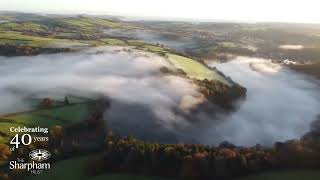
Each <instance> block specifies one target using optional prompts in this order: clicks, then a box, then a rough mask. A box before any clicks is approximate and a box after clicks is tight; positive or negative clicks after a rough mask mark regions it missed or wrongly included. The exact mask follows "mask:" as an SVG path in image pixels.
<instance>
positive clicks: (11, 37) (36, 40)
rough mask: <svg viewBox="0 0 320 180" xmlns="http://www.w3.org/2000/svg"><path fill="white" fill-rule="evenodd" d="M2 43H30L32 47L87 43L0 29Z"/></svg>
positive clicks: (81, 44) (0, 41)
mask: <svg viewBox="0 0 320 180" xmlns="http://www.w3.org/2000/svg"><path fill="white" fill-rule="evenodd" d="M0 44H10V45H28V46H32V47H71V46H85V45H87V44H85V43H83V42H81V41H75V40H69V39H55V38H45V37H37V36H29V35H23V34H22V33H21V32H15V31H0Z"/></svg>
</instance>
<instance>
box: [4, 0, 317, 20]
mask: <svg viewBox="0 0 320 180" xmlns="http://www.w3.org/2000/svg"><path fill="white" fill-rule="evenodd" d="M319 5H320V2H319V1H318V0H0V11H23V12H38V13H59V14H60V13H63V14H79V13H81V14H82V13H86V14H99V15H101V14H104V15H121V16H133V17H145V18H147V19H191V20H199V21H201V20H202V21H211V20H212V21H215V20H226V21H248V22H261V21H264V22H265V21H269V22H303V23H320V13H319V11H318V10H319V7H320V6H319Z"/></svg>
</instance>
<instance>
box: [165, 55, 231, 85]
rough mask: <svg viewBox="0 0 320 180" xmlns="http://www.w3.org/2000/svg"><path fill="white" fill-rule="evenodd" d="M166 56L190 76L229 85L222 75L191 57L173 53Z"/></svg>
mask: <svg viewBox="0 0 320 180" xmlns="http://www.w3.org/2000/svg"><path fill="white" fill-rule="evenodd" d="M167 57H168V59H169V61H170V62H171V63H172V64H173V65H174V66H175V67H177V68H180V69H182V70H183V71H184V72H185V73H187V76H189V77H190V78H195V79H199V80H203V79H208V80H218V81H221V82H223V83H225V84H227V85H230V82H229V81H228V80H226V79H225V78H224V77H223V76H221V75H220V74H218V73H217V72H215V71H214V70H211V69H209V68H207V67H206V66H204V65H203V64H201V63H199V62H197V61H195V60H193V59H190V58H187V57H183V56H179V55H175V54H167Z"/></svg>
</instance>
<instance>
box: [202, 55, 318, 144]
mask: <svg viewBox="0 0 320 180" xmlns="http://www.w3.org/2000/svg"><path fill="white" fill-rule="evenodd" d="M212 66H216V67H217V68H218V69H219V70H221V71H222V72H223V73H225V74H227V75H229V76H231V78H232V79H233V80H235V81H236V82H238V83H240V84H241V85H243V86H244V87H246V88H247V98H246V100H245V101H244V102H243V104H241V106H240V109H239V110H238V111H237V112H235V113H233V114H231V115H229V116H221V119H224V120H223V122H221V123H219V124H212V125H211V126H208V128H207V130H204V133H203V134H202V139H203V141H202V142H203V143H219V142H221V140H227V141H229V142H231V143H235V144H237V145H254V144H256V143H260V144H263V145H272V144H273V143H274V142H275V141H285V140H288V139H295V138H300V137H301V136H302V135H304V134H305V133H306V132H308V131H309V130H310V124H311V123H312V122H313V121H314V120H316V119H317V115H319V114H320V99H319V98H320V88H319V82H317V81H315V80H313V79H311V78H309V77H306V76H304V75H302V74H298V73H295V72H293V71H290V70H288V69H286V68H280V67H279V65H276V64H272V63H271V62H270V61H267V60H264V59H257V58H248V57H238V58H236V59H235V60H233V61H231V62H228V63H223V64H212Z"/></svg>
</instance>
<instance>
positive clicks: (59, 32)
mask: <svg viewBox="0 0 320 180" xmlns="http://www.w3.org/2000/svg"><path fill="white" fill-rule="evenodd" d="M319 32H320V26H319V25H317V24H314V25H313V26H312V27H311V25H309V24H290V23H231V22H225V23H224V22H183V21H143V20H130V21H129V20H126V19H123V18H122V17H117V16H98V15H96V16H94V15H55V14H50V15H42V14H35V13H18V12H0V94H1V103H0V152H1V153H0V179H27V180H37V179H39V180H40V179H63V178H66V177H64V175H66V172H68V175H67V176H68V177H67V178H66V179H86V180H89V179H96V180H100V179H108V178H109V179H119V180H122V179H123V180H126V179H142V180H144V179H146V180H149V179H163V180H166V179H168V180H169V179H181V180H209V179H217V180H221V179H222V180H223V179H243V180H246V179H265V178H268V177H269V178H272V179H295V177H294V175H293V176H292V174H291V172H292V171H296V173H297V174H298V175H297V176H296V177H301V176H305V177H310V179H317V177H319V176H320V173H319V172H320V171H319V168H320V81H319V80H320V79H319V77H320V76H319V75H320V69H319V68H320V66H319V64H320V36H319ZM10 127H19V128H22V127H25V128H34V127H39V128H48V129H49V132H47V137H43V136H42V135H38V134H37V132H31V135H32V136H33V138H32V139H34V142H32V143H31V142H30V144H29V145H26V146H22V147H20V148H19V150H17V151H12V146H11V145H12V144H11V143H12V138H13V137H15V135H16V132H12V131H10ZM18 134H20V135H23V134H24V133H22V132H21V133H18ZM38 140H39V141H38ZM38 149H40V150H46V151H48V152H50V156H49V157H50V159H49V157H48V159H49V160H48V162H50V163H51V166H52V168H51V169H50V168H47V169H50V171H48V172H47V173H36V174H39V175H37V176H35V175H30V173H29V172H28V171H29V169H27V168H26V167H28V166H27V165H23V163H28V162H30V163H33V164H34V161H33V160H27V162H20V163H22V165H21V168H20V169H18V170H14V171H12V170H9V169H8V165H10V164H11V162H12V160H14V159H17V158H23V159H28V158H29V156H30V154H29V152H30V151H33V150H38ZM16 164H17V163H16ZM18 165H19V164H18ZM18 165H17V167H20V166H18ZM35 166H36V165H35ZM39 167H40V166H39ZM35 172H36V171H34V173H35ZM37 172H38V171H37ZM39 172H40V171H39ZM69 176H70V177H69Z"/></svg>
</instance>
